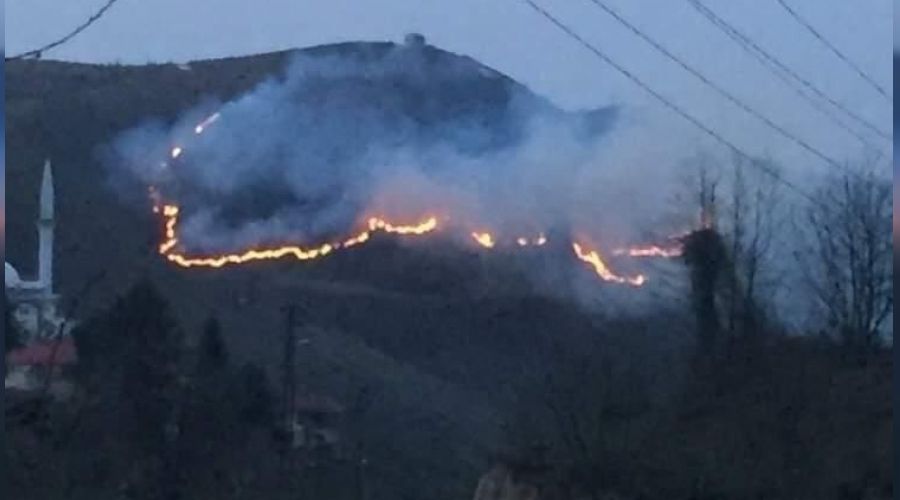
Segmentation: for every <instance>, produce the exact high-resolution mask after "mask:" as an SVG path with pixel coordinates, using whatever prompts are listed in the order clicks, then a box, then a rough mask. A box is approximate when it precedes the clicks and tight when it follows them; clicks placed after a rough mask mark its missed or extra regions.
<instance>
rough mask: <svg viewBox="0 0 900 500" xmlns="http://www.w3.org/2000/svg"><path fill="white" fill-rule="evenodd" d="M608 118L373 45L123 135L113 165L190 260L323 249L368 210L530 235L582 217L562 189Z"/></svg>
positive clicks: (401, 49) (591, 164) (454, 60)
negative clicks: (223, 253) (173, 231)
mask: <svg viewBox="0 0 900 500" xmlns="http://www.w3.org/2000/svg"><path fill="white" fill-rule="evenodd" d="M214 113H215V114H214ZM615 114H616V113H615V109H614V108H605V109H600V110H595V111H590V112H581V113H569V112H563V111H561V110H559V109H557V108H555V107H554V106H552V105H551V104H549V103H548V102H547V101H545V100H543V99H541V98H539V97H537V96H535V95H534V94H532V93H531V92H529V91H528V90H527V89H526V88H524V87H523V86H521V85H519V84H517V83H515V82H513V81H512V80H510V79H509V78H507V77H505V76H503V75H501V74H499V73H497V72H494V71H493V70H491V69H489V68H486V67H484V66H481V65H479V64H478V63H476V62H474V61H472V60H471V59H468V58H464V57H460V56H455V55H451V54H448V53H446V52H443V51H440V50H437V49H434V48H432V47H429V46H409V45H406V46H395V45H392V44H383V45H382V44H373V45H371V46H369V47H368V48H365V49H354V50H346V48H345V49H344V50H339V51H337V53H331V54H325V55H303V54H300V55H297V56H296V57H294V58H293V60H292V61H291V62H290V64H289V65H288V66H287V68H286V70H285V71H284V73H283V74H282V75H280V76H278V77H273V78H271V79H269V80H266V81H264V82H263V83H261V84H259V85H258V86H257V87H256V88H255V89H253V90H252V91H250V92H248V93H247V94H245V95H243V96H240V97H239V98H237V99H235V100H233V101H231V102H227V103H224V104H221V105H215V106H209V105H206V106H201V107H199V108H198V109H194V110H191V111H189V112H187V113H185V114H184V116H182V117H181V118H180V119H179V120H177V122H176V123H174V124H165V123H147V124H144V125H142V126H140V127H138V128H135V129H132V130H129V131H126V132H124V133H123V134H122V135H121V136H120V137H119V138H118V139H117V140H116V141H115V142H114V144H113V145H112V151H113V152H114V155H113V156H112V158H113V159H112V160H111V161H110V163H111V165H113V166H114V168H115V170H116V171H117V172H121V171H122V168H123V167H124V168H125V170H126V171H127V172H128V173H129V174H130V175H131V176H134V177H136V178H137V179H139V180H140V181H141V182H142V183H143V184H146V185H152V186H154V187H155V188H156V189H157V190H158V191H159V192H160V193H162V194H163V196H165V197H167V198H168V199H171V200H174V201H176V202H177V203H178V204H179V205H180V206H181V208H182V213H183V217H182V219H181V221H180V230H179V232H180V234H181V236H182V238H181V244H183V245H185V246H186V247H187V248H190V249H192V250H203V251H210V250H235V249H239V248H244V247H247V246H252V245H261V244H267V243H269V244H271V243H284V242H292V243H306V242H314V241H321V240H322V238H323V237H329V236H333V235H339V234H345V233H346V232H347V231H348V230H349V229H350V228H352V227H353V226H354V225H358V222H359V220H360V219H361V218H362V217H365V216H368V215H372V214H378V215H384V216H388V217H395V218H399V219H404V218H405V219H407V220H409V219H414V218H417V217H420V216H422V215H424V214H436V215H439V216H441V217H447V218H448V219H449V220H450V222H451V224H458V225H460V226H461V227H464V228H484V229H487V230H491V231H495V232H497V233H499V234H503V233H508V234H520V233H524V234H533V233H536V232H538V231H545V230H548V229H550V228H558V227H562V228H569V227H570V226H571V225H572V223H573V215H574V213H575V212H577V211H582V210H583V209H584V206H583V204H584V198H585V196H584V195H583V196H581V198H580V199H579V197H576V196H573V194H574V193H575V192H578V191H581V192H582V193H583V192H584V189H583V186H579V185H578V184H579V179H580V178H581V177H582V176H581V173H582V172H583V171H584V170H585V169H586V168H596V159H597V158H598V156H600V155H602V148H603V144H604V137H605V135H606V133H607V132H608V131H609V130H610V129H611V127H612V125H613V122H614V119H615ZM210 116H212V117H213V120H212V121H211V122H210V123H207V124H205V125H204V127H203V130H202V133H199V134H198V133H196V132H197V130H195V128H196V127H197V125H198V124H199V123H202V122H203V121H204V119H208V118H209V117H210ZM174 147H180V148H183V149H182V150H180V151H178V153H179V154H178V155H177V158H173V156H175V155H173V154H172V148H174ZM590 197H591V194H590V193H589V192H588V193H587V198H590Z"/></svg>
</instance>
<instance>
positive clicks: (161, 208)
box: [148, 112, 680, 286]
mask: <svg viewBox="0 0 900 500" xmlns="http://www.w3.org/2000/svg"><path fill="white" fill-rule="evenodd" d="M220 116H221V115H220V113H219V112H216V113H213V114H212V115H210V116H209V117H207V118H206V119H204V120H203V121H202V122H200V123H199V124H197V126H196V127H194V133H196V134H201V133H203V132H204V130H206V128H207V127H209V126H210V125H211V124H213V123H214V122H216V120H218V119H219V117H220ZM183 152H184V149H183V148H182V147H181V146H175V147H173V148H172V150H171V152H170V155H171V157H172V158H173V159H176V158H178V157H179V156H181V154H182V153H183ZM164 165H165V163H164ZM148 192H149V195H150V198H151V200H152V202H153V213H157V214H158V213H160V212H161V213H162V216H163V219H164V221H165V224H164V225H165V238H164V240H163V241H162V243H160V245H159V253H160V254H161V255H163V256H165V257H166V259H168V260H169V261H170V262H172V263H174V264H176V265H178V266H181V267H188V268H189V267H211V268H220V267H224V266H227V265H237V264H243V263H246V262H250V261H255V260H272V259H281V258H284V257H294V258H295V259H297V260H313V259H318V258H320V257H324V256H326V255H329V254H331V253H333V252H336V251H338V250H341V249H346V248H351V247H354V246H357V245H362V244H365V243H366V242H368V241H369V240H370V238H371V237H372V233H374V232H378V231H380V232H384V233H392V234H397V235H410V236H420V235H424V234H428V233H431V232H433V231H435V230H437V228H438V219H437V217H434V216H429V217H427V218H425V219H424V220H422V221H421V222H419V223H417V224H408V225H398V224H393V223H391V222H388V221H387V220H385V219H383V218H380V217H370V218H369V219H368V220H367V221H366V222H367V228H368V229H365V230H362V231H360V232H359V233H357V234H356V235H354V236H350V237H347V238H346V239H344V240H343V241H342V242H337V243H324V244H321V245H318V246H310V247H301V246H297V245H288V246H282V247H278V248H268V249H249V250H245V251H243V252H240V253H231V254H223V255H216V256H205V257H190V256H187V255H185V254H183V253H179V252H178V251H177V250H176V247H177V246H178V243H179V240H178V235H177V231H176V228H177V225H178V216H179V213H180V209H179V207H178V206H177V205H172V204H166V205H164V204H162V203H161V200H160V195H159V193H158V192H157V190H156V188H155V187H154V186H149V187H148ZM471 236H472V238H473V239H474V240H475V241H476V242H477V243H478V244H479V245H481V246H483V247H485V248H494V247H495V245H496V244H497V242H496V239H495V237H494V235H493V234H491V233H489V232H486V231H485V232H472V233H471ZM515 242H516V244H517V245H518V246H520V247H526V246H543V245H545V244H546V243H547V238H546V237H545V236H544V234H543V233H540V234H539V235H538V236H537V237H536V238H531V239H528V238H525V237H518V238H516V240H515ZM572 248H573V249H574V251H575V255H576V256H577V257H578V258H579V259H580V260H582V261H584V262H586V263H588V264H590V265H591V267H592V268H593V269H594V272H595V273H596V274H597V276H599V277H600V279H602V280H604V281H608V282H613V283H621V284H627V285H631V286H641V285H643V284H644V282H645V281H646V278H645V277H644V276H643V275H637V276H634V277H626V276H619V275H617V274H615V273H613V272H612V271H611V270H610V268H609V266H607V264H606V262H604V261H603V258H602V257H601V256H600V254H599V253H598V252H597V251H595V250H591V251H586V250H584V249H583V248H582V247H581V245H579V244H578V243H572ZM614 254H615V255H629V256H632V257H645V256H666V257H668V256H676V255H680V248H673V249H665V248H661V247H656V246H647V247H632V248H628V249H619V250H616V251H614Z"/></svg>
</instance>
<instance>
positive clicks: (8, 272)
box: [3, 262, 22, 288]
mask: <svg viewBox="0 0 900 500" xmlns="http://www.w3.org/2000/svg"><path fill="white" fill-rule="evenodd" d="M3 280H4V282H5V283H6V288H18V287H19V286H21V285H22V278H20V277H19V272H18V271H16V268H14V267H13V266H12V265H10V263H9V262H4V263H3Z"/></svg>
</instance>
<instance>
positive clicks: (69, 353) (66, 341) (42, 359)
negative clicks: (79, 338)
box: [6, 337, 78, 366]
mask: <svg viewBox="0 0 900 500" xmlns="http://www.w3.org/2000/svg"><path fill="white" fill-rule="evenodd" d="M77 361H78V353H77V351H76V349H75V341H74V340H72V337H63V338H62V339H59V340H44V341H40V342H35V343H33V344H30V345H27V346H25V347H20V348H18V349H15V350H13V351H10V352H9V353H8V354H7V355H6V362H7V363H9V364H10V365H13V366H35V365H44V366H47V365H55V366H61V365H71V364H75V362H77Z"/></svg>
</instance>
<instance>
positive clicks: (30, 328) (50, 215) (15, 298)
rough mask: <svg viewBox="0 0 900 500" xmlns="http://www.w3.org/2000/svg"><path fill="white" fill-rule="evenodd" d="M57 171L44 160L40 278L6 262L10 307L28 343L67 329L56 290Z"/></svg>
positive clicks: (40, 226) (7, 293) (7, 291)
mask: <svg viewBox="0 0 900 500" xmlns="http://www.w3.org/2000/svg"><path fill="white" fill-rule="evenodd" d="M53 206H54V193H53V172H52V170H51V167H50V161H49V160H47V161H46V162H45V163H44V176H43V180H42V181H41V194H40V214H39V217H38V220H37V230H38V236H39V247H38V255H37V259H38V272H37V279H35V280H26V279H23V278H22V276H21V275H19V273H18V271H16V269H15V268H14V267H13V266H12V265H10V263H9V262H6V263H5V264H4V282H5V284H6V296H7V300H8V301H9V303H8V304H7V307H9V308H10V309H11V310H12V317H13V320H14V321H15V322H16V323H17V324H18V326H19V327H20V331H21V332H22V334H23V337H24V338H22V339H21V340H22V341H23V342H24V343H25V344H30V343H34V342H40V341H45V340H48V339H52V338H54V337H56V336H58V335H61V334H65V333H67V332H65V331H63V330H64V329H66V330H67V328H65V326H66V323H65V321H64V319H63V317H62V316H61V315H60V314H59V311H58V310H57V304H58V299H59V296H58V295H56V293H54V291H53V229H54V210H53Z"/></svg>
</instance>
